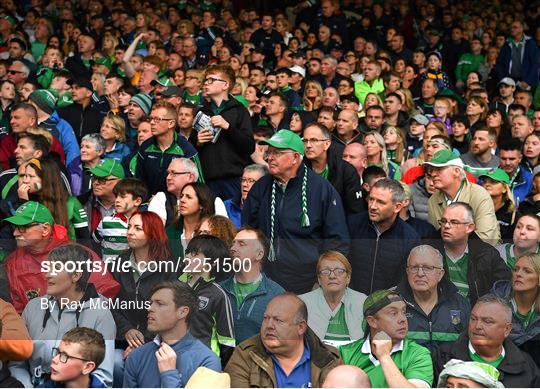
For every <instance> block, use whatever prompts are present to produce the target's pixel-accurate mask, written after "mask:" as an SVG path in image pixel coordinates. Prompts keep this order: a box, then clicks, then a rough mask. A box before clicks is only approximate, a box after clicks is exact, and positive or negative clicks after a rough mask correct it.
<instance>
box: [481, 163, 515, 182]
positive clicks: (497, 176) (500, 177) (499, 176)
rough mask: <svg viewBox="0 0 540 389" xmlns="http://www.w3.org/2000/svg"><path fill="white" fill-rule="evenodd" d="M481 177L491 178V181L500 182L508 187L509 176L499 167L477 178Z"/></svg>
mask: <svg viewBox="0 0 540 389" xmlns="http://www.w3.org/2000/svg"><path fill="white" fill-rule="evenodd" d="M482 177H488V178H491V179H492V180H493V181H498V182H502V183H503V184H506V185H510V176H509V175H508V173H506V172H505V171H504V170H503V169H501V168H500V167H499V168H497V169H495V170H493V171H491V172H488V173H483V174H481V175H480V177H478V178H482Z"/></svg>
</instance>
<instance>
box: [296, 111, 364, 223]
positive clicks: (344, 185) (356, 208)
mask: <svg viewBox="0 0 540 389" xmlns="http://www.w3.org/2000/svg"><path fill="white" fill-rule="evenodd" d="M340 115H341V114H340ZM339 123H340V121H339V119H338V128H339ZM303 142H304V149H305V157H306V166H308V167H310V168H311V169H312V170H313V171H314V172H315V173H317V174H318V175H320V176H321V177H323V178H325V179H327V180H328V181H329V182H330V183H331V184H332V186H333V187H334V188H335V190H336V191H337V192H338V193H339V195H340V196H341V201H342V202H343V207H344V209H345V213H346V214H351V213H359V212H361V211H363V210H364V209H365V204H364V202H363V201H362V198H361V189H360V177H359V176H358V173H357V172H356V170H355V169H354V167H353V166H352V165H351V164H349V163H347V162H345V161H343V159H342V158H341V156H340V155H339V153H338V152H336V150H335V149H332V148H331V135H330V132H329V131H328V130H327V129H326V128H325V127H324V126H323V125H320V124H317V123H311V124H308V125H307V126H306V127H305V129H304V139H303Z"/></svg>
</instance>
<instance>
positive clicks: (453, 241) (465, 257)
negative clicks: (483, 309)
mask: <svg viewBox="0 0 540 389" xmlns="http://www.w3.org/2000/svg"><path fill="white" fill-rule="evenodd" d="M438 224H439V226H440V228H441V237H442V239H441V240H442V242H439V241H437V242H436V243H435V244H436V247H437V248H438V249H439V251H440V252H441V254H442V255H443V257H444V266H445V271H446V273H447V274H448V277H449V279H450V281H451V282H452V283H453V284H454V285H455V286H457V288H458V290H459V293H460V294H461V295H462V296H463V297H466V298H468V299H469V301H471V305H473V304H474V303H475V302H476V300H477V299H478V298H479V297H480V296H483V295H484V294H485V293H487V292H489V290H490V285H493V283H494V282H495V281H497V280H505V279H509V278H510V273H509V271H508V268H507V267H506V266H505V265H504V262H503V261H502V259H501V257H500V255H499V253H498V252H497V250H496V249H495V248H493V247H492V246H491V245H489V244H488V243H486V242H484V241H482V240H480V239H478V235H477V234H476V232H475V228H476V225H475V223H474V213H473V210H472V208H471V206H470V205H469V204H467V203H464V202H454V203H452V204H450V205H449V206H448V207H447V208H446V209H445V210H444V212H443V214H442V216H441V219H440V220H439V223H438Z"/></svg>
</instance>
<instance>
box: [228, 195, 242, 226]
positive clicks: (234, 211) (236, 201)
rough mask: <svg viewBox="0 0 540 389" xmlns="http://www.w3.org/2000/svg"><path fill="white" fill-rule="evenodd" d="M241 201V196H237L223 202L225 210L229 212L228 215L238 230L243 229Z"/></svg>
mask: <svg viewBox="0 0 540 389" xmlns="http://www.w3.org/2000/svg"><path fill="white" fill-rule="evenodd" d="M241 201H242V200H241V198H240V195H236V196H235V197H233V198H232V199H228V200H225V201H224V202H223V203H224V204H225V209H226V210H227V215H228V216H229V219H230V220H231V221H232V222H233V224H234V226H235V227H236V228H240V227H242V207H241V206H240V202H241Z"/></svg>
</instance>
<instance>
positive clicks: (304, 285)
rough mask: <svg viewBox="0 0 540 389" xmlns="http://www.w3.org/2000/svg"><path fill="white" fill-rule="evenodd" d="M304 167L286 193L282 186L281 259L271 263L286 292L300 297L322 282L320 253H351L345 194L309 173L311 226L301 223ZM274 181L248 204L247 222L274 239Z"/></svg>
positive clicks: (264, 183) (260, 186) (277, 244)
mask: <svg viewBox="0 0 540 389" xmlns="http://www.w3.org/2000/svg"><path fill="white" fill-rule="evenodd" d="M304 169H307V168H306V166H305V165H304V164H302V165H301V166H300V169H299V170H298V173H297V175H296V177H294V178H292V179H291V180H290V181H289V183H288V185H287V188H286V189H285V193H283V192H282V190H281V189H280V188H279V185H276V186H277V188H276V198H275V225H274V236H275V237H274V250H275V254H276V260H275V261H274V262H268V263H267V265H268V267H267V273H268V275H269V276H270V278H272V279H273V280H275V281H276V282H278V283H279V284H280V285H281V286H283V287H284V288H285V289H286V290H288V291H292V292H294V293H297V294H301V293H306V292H309V291H310V290H311V288H312V287H313V284H314V283H315V282H316V280H317V277H316V271H315V264H316V263H317V260H318V258H319V255H320V254H322V253H323V252H325V251H328V250H337V251H340V252H342V253H343V254H345V255H347V253H348V251H349V232H348V230H347V225H346V222H345V212H344V210H343V204H342V202H341V198H340V196H339V194H338V193H337V192H336V190H335V189H334V187H333V186H332V184H330V183H329V182H328V181H327V180H325V179H324V178H322V177H320V176H319V175H318V174H316V173H314V172H313V171H312V170H311V169H307V181H308V183H307V186H308V188H307V213H308V216H309V220H310V226H309V227H302V226H301V224H300V215H301V210H302V209H301V189H302V178H303V176H304ZM273 182H274V177H273V176H271V175H266V176H264V177H262V178H261V179H260V180H259V181H257V182H256V183H255V184H254V185H253V187H252V188H251V190H250V191H249V194H248V197H247V199H246V201H245V202H244V208H243V209H242V224H243V225H248V226H251V227H255V228H259V229H261V230H262V231H263V232H264V234H265V235H266V236H267V237H268V238H270V229H271V227H270V226H271V223H270V215H271V207H270V203H271V194H272V183H273Z"/></svg>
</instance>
